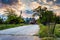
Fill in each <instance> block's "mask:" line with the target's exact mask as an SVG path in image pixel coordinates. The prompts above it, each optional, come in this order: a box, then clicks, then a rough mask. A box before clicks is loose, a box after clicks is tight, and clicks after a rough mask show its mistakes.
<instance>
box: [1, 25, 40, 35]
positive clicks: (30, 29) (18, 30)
mask: <svg viewBox="0 0 60 40" xmlns="http://www.w3.org/2000/svg"><path fill="white" fill-rule="evenodd" d="M38 31H39V26H38V25H36V24H35V25H27V26H20V27H15V28H10V29H6V30H1V31H0V35H34V34H36V33H37V32H38Z"/></svg>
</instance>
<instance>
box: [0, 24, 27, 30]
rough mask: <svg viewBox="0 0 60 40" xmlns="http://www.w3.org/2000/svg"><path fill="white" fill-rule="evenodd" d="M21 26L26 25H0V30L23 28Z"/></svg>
mask: <svg viewBox="0 0 60 40" xmlns="http://www.w3.org/2000/svg"><path fill="white" fill-rule="evenodd" d="M23 25H27V24H0V30H4V29H8V28H14V27H19V26H23Z"/></svg>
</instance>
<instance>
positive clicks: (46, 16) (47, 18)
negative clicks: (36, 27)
mask: <svg viewBox="0 0 60 40" xmlns="http://www.w3.org/2000/svg"><path fill="white" fill-rule="evenodd" d="M34 12H36V13H35V14H33V16H35V15H38V16H39V19H40V22H41V23H42V24H44V25H46V24H47V23H51V22H54V21H55V15H54V13H53V11H50V10H47V8H46V7H44V8H41V6H39V7H38V8H36V9H34Z"/></svg>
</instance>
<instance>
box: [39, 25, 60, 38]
mask: <svg viewBox="0 0 60 40" xmlns="http://www.w3.org/2000/svg"><path fill="white" fill-rule="evenodd" d="M48 32H49V27H48V26H44V25H43V24H40V30H39V34H38V36H39V37H40V38H42V37H48V35H49V36H50V34H49V33H48ZM51 32H52V31H51ZM55 36H56V37H60V24H56V27H55Z"/></svg>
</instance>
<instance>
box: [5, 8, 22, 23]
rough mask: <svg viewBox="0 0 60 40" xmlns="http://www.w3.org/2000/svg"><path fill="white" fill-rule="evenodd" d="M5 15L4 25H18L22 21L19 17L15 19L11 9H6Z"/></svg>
mask: <svg viewBox="0 0 60 40" xmlns="http://www.w3.org/2000/svg"><path fill="white" fill-rule="evenodd" d="M5 12H6V14H7V16H8V19H7V20H6V23H8V24H18V23H21V22H22V21H23V19H22V18H21V17H20V16H19V17H17V15H16V13H15V10H13V9H9V8H8V9H7V10H6V11H5Z"/></svg>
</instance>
